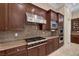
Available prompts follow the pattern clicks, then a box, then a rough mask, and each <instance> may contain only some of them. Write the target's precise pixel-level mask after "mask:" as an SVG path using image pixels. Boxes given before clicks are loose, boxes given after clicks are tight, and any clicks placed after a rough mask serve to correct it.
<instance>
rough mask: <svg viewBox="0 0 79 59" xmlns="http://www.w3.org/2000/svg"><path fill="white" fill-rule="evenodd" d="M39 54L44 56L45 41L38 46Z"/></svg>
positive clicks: (45, 51)
mask: <svg viewBox="0 0 79 59" xmlns="http://www.w3.org/2000/svg"><path fill="white" fill-rule="evenodd" d="M38 48H39V52H38V53H39V56H46V55H47V54H46V53H47V43H44V44H42V45H40V46H39V47H38Z"/></svg>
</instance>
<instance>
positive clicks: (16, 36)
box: [0, 24, 51, 43]
mask: <svg viewBox="0 0 79 59" xmlns="http://www.w3.org/2000/svg"><path fill="white" fill-rule="evenodd" d="M36 36H42V37H47V36H51V32H50V31H45V30H39V28H38V26H37V25H35V24H31V25H30V24H29V25H28V24H27V25H25V29H24V30H23V31H4V32H0V43H1V42H8V41H13V40H21V39H26V38H30V37H36Z"/></svg>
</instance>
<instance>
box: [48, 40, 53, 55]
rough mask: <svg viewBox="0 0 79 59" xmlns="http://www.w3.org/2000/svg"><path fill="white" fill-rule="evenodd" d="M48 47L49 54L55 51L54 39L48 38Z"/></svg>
mask: <svg viewBox="0 0 79 59" xmlns="http://www.w3.org/2000/svg"><path fill="white" fill-rule="evenodd" d="M47 47H48V49H47V54H50V53H52V52H53V51H54V41H53V39H49V40H48V45H47Z"/></svg>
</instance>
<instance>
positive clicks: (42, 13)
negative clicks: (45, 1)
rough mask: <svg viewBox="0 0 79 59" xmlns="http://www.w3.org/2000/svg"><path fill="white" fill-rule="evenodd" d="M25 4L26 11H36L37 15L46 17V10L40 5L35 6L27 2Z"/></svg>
mask: <svg viewBox="0 0 79 59" xmlns="http://www.w3.org/2000/svg"><path fill="white" fill-rule="evenodd" d="M25 5H26V12H31V13H34V14H36V15H40V16H42V17H44V18H46V10H44V9H42V8H40V7H38V6H35V5H33V4H31V3H27V4H25Z"/></svg>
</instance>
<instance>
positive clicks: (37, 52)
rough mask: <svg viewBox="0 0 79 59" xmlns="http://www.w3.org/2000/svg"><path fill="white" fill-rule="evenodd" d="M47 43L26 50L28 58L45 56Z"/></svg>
mask: <svg viewBox="0 0 79 59" xmlns="http://www.w3.org/2000/svg"><path fill="white" fill-rule="evenodd" d="M46 47H47V43H42V44H39V45H36V46H34V47H30V48H28V56H45V55H46V52H47V48H46Z"/></svg>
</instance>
